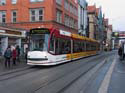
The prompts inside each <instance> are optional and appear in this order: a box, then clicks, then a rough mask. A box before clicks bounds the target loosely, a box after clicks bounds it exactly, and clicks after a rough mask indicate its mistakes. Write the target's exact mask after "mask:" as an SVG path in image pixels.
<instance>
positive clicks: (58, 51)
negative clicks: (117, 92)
mask: <svg viewBox="0 0 125 93" xmlns="http://www.w3.org/2000/svg"><path fill="white" fill-rule="evenodd" d="M59 47H60V46H59V38H56V39H55V53H56V54H57V55H58V54H60V50H59Z"/></svg>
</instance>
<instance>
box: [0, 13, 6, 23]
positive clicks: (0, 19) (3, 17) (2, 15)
mask: <svg viewBox="0 0 125 93" xmlns="http://www.w3.org/2000/svg"><path fill="white" fill-rule="evenodd" d="M5 22H6V12H5V11H0V23H5Z"/></svg>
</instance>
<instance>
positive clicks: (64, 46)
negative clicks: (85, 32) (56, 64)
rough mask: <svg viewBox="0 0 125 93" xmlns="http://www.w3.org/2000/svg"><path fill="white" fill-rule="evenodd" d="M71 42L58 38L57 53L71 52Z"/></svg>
mask: <svg viewBox="0 0 125 93" xmlns="http://www.w3.org/2000/svg"><path fill="white" fill-rule="evenodd" d="M70 47H71V42H70V40H66V39H59V54H68V53H70V52H71V48H70Z"/></svg>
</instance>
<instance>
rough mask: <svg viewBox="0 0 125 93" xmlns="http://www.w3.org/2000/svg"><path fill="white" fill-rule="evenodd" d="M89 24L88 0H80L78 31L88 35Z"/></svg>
mask: <svg viewBox="0 0 125 93" xmlns="http://www.w3.org/2000/svg"><path fill="white" fill-rule="evenodd" d="M87 25H88V16H87V2H86V0H78V33H79V34H80V35H84V36H86V30H87Z"/></svg>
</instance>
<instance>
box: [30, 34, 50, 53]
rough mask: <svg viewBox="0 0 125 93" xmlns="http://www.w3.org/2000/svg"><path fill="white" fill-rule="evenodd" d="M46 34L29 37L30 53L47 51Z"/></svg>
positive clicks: (47, 36)
mask: <svg viewBox="0 0 125 93" xmlns="http://www.w3.org/2000/svg"><path fill="white" fill-rule="evenodd" d="M48 38H49V35H48V34H43V35H31V37H30V51H47V49H48Z"/></svg>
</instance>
